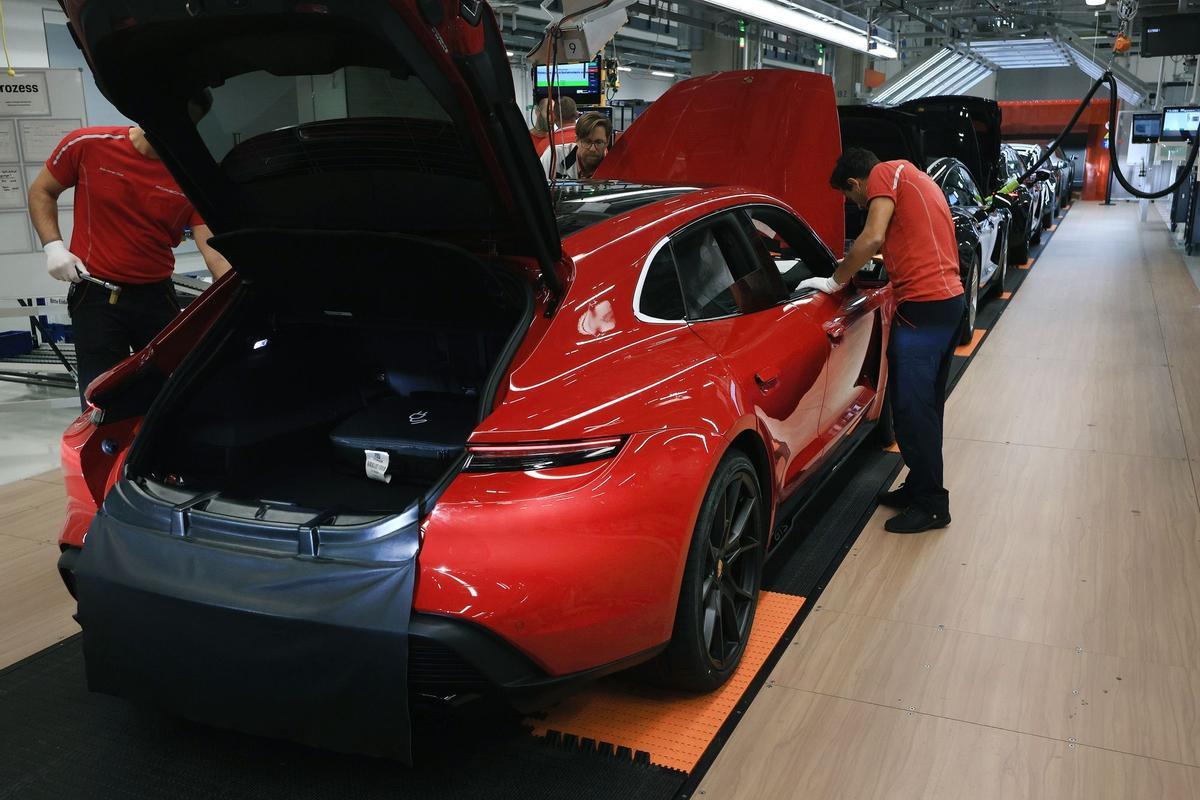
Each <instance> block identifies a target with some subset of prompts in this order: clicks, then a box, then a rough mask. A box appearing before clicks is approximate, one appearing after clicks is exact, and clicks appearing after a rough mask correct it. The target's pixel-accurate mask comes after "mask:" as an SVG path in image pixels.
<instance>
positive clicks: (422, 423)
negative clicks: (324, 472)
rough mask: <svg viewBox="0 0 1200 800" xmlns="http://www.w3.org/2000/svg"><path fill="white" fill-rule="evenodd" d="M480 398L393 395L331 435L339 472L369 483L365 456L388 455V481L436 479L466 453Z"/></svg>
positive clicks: (439, 395)
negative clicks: (370, 452) (369, 453)
mask: <svg viewBox="0 0 1200 800" xmlns="http://www.w3.org/2000/svg"><path fill="white" fill-rule="evenodd" d="M478 413H479V398H478V397H474V396H466V395H457V394H435V393H432V392H416V393H414V394H412V395H411V396H409V397H400V396H398V395H389V396H388V397H384V398H381V399H379V400H376V401H374V402H372V403H371V404H370V405H369V406H368V407H367V408H365V409H363V410H362V411H359V412H358V413H356V414H353V415H351V416H349V417H347V418H346V419H345V420H343V421H342V422H341V423H339V424H338V425H337V426H336V427H334V429H333V430H332V431H330V433H329V440H330V443H331V444H332V445H333V450H334V454H335V456H336V458H337V461H338V464H339V466H341V467H342V468H343V469H346V470H351V471H353V472H355V473H357V474H359V475H363V476H364V477H366V475H367V471H366V458H367V456H366V452H367V451H368V450H375V451H382V452H385V453H387V454H388V456H389V464H388V468H387V474H388V475H397V476H402V477H409V478H427V479H430V480H433V479H436V478H438V477H439V476H440V475H441V474H442V473H443V472H444V471H445V470H446V469H447V468H448V467H449V466H450V464H451V463H452V462H453V461H454V460H455V459H456V458H458V456H459V455H460V454H461V453H462V451H463V448H464V446H465V444H466V441H467V437H468V436H470V435H471V431H472V430H474V429H475V424H476V422H477V421H478Z"/></svg>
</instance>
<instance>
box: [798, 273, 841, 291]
mask: <svg viewBox="0 0 1200 800" xmlns="http://www.w3.org/2000/svg"><path fill="white" fill-rule="evenodd" d="M845 285H846V284H844V283H838V282H837V281H835V280H834V279H833V278H832V277H829V278H808V279H807V280H803V281H800V285H799V286H797V287H796V290H797V291H799V290H800V289H816V290H817V291H820V292H824V293H825V294H833V293H834V292H836V291H837V290H839V289H841V288H842V287H843V286H845Z"/></svg>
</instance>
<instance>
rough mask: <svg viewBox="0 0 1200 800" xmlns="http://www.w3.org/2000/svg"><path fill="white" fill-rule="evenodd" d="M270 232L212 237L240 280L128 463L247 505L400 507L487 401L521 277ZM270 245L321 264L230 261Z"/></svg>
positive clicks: (420, 249) (523, 320) (445, 461)
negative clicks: (252, 237) (272, 266)
mask: <svg viewBox="0 0 1200 800" xmlns="http://www.w3.org/2000/svg"><path fill="white" fill-rule="evenodd" d="M234 238H235V239H236V238H238V237H234ZM241 238H243V239H244V238H245V237H241ZM272 239H275V237H266V239H265V240H264V239H263V238H262V237H259V240H258V241H254V242H249V243H248V242H246V241H233V242H229V241H227V242H224V243H223V244H224V245H225V247H224V249H223V251H224V252H225V253H226V255H227V256H229V257H230V260H231V261H232V262H233V263H234V264H235V265H237V268H238V270H239V273H240V274H243V280H244V282H245V287H244V290H243V294H242V296H241V297H240V299H239V300H238V301H237V302H236V303H235V305H234V307H233V308H231V310H230V312H229V313H228V315H227V317H226V318H225V319H224V320H223V322H222V323H219V324H218V325H217V326H215V327H214V329H213V330H211V331H210V332H209V334H208V335H207V336H206V337H205V338H204V340H202V341H201V343H200V345H199V346H198V347H197V350H196V352H195V353H193V355H192V356H191V357H190V358H189V361H188V362H186V363H185V364H184V365H183V366H182V367H181V368H180V370H179V371H178V372H177V373H176V375H175V376H174V377H173V378H172V380H171V383H170V384H169V385H168V387H167V390H166V391H165V392H164V394H163V396H162V398H161V400H160V402H159V403H158V404H157V405H156V407H155V408H154V409H152V411H151V414H150V416H149V417H148V418H147V421H146V425H145V427H144V429H143V432H142V434H141V435H140V436H139V442H138V448H137V449H136V451H135V452H134V453H132V454H131V458H130V462H131V463H130V471H129V475H130V477H148V478H150V479H151V480H154V481H156V482H159V483H162V484H165V485H167V486H171V487H175V488H177V489H182V490H184V491H185V492H187V493H188V494H189V495H192V496H197V495H204V494H207V493H212V492H216V493H217V496H215V497H214V499H213V500H210V501H207V502H208V504H209V505H210V506H212V505H213V503H216V504H217V505H220V504H221V503H222V502H223V501H233V502H235V503H237V504H249V505H248V507H249V508H251V509H257V511H256V512H253V513H254V516H255V518H264V515H266V514H267V513H268V512H267V511H266V510H264V509H268V508H269V509H272V510H276V509H277V510H283V509H288V508H294V509H295V510H305V511H312V512H314V514H316V513H326V512H333V513H345V514H355V513H357V514H362V513H397V512H400V511H403V510H404V509H406V508H408V507H409V506H411V505H413V503H415V502H417V501H419V500H420V499H421V498H423V497H424V496H425V494H426V493H427V492H428V491H429V490H430V489H431V488H433V487H435V486H437V485H438V484H439V483H441V480H442V478H444V477H445V476H446V475H447V473H448V472H449V471H450V470H451V469H454V468H456V467H457V465H458V464H459V463H460V462H461V457H462V455H463V452H464V446H465V443H466V440H467V438H468V437H469V436H470V434H471V432H472V431H473V430H474V428H475V426H476V425H477V424H478V422H479V421H480V419H481V418H482V417H483V416H486V413H487V412H486V411H484V410H483V409H485V408H486V409H489V410H490V404H491V397H492V394H493V392H492V391H490V390H489V384H490V381H489V378H490V377H491V376H492V374H493V372H494V371H499V372H503V371H504V369H505V367H506V366H507V364H506V362H507V360H508V358H509V357H510V356H509V355H507V354H510V353H511V348H510V339H512V338H513V336H514V332H515V331H518V330H522V331H523V330H525V329H526V327H527V320H528V318H529V314H530V313H531V312H530V307H531V297H530V291H529V286H528V282H526V281H522V280H520V279H519V278H517V277H515V276H514V275H510V274H507V273H506V272H505V271H503V270H497V269H489V268H487V267H485V266H484V265H482V264H481V263H479V262H478V261H475V260H474V259H472V258H470V257H468V256H466V254H463V253H461V252H460V251H456V250H450V249H442V248H436V247H433V248H431V247H429V246H427V245H425V244H422V245H414V244H413V243H412V242H411V241H410V242H404V241H403V240H398V239H397V238H395V237H386V236H385V235H377V236H374V237H367V239H368V240H367V241H363V237H361V236H359V237H353V238H344V239H337V238H336V237H335V238H331V237H327V236H325V237H322V236H317V237H313V238H308V237H300V239H301V241H300V242H297V237H295V235H290V234H289V235H285V236H283V237H282V239H275V241H271V240H272ZM371 239H374V241H373V242H372V241H371ZM372 244H374V245H375V246H374V247H372ZM281 250H283V251H284V252H287V251H291V252H292V253H293V254H294V255H295V256H297V257H301V251H303V258H304V261H303V262H299V263H303V264H317V263H320V264H323V265H324V267H323V268H313V267H308V268H306V267H303V266H301V267H294V268H288V269H286V270H281V271H280V272H279V273H278V274H274V275H270V274H268V273H267V272H266V271H265V270H260V269H256V268H254V267H251V268H250V269H249V270H248V271H243V266H242V264H243V263H251V262H250V261H249V260H250V259H255V258H259V259H262V258H268V257H269V256H268V254H269V253H270V255H273V256H275V258H271V259H270V260H271V261H272V262H273V263H276V264H277V263H279V259H278V256H279V255H281V252H280V251H281ZM314 256H316V258H314ZM381 262H386V266H388V267H390V272H380V271H378V267H380V266H383V263H381ZM253 263H255V264H257V263H259V262H258V261H254V262H253ZM292 263H297V262H292ZM417 265H420V266H419V267H418V266H417ZM373 267H374V268H375V269H373ZM501 361H504V362H505V363H501ZM271 516H274V514H273V513H272V514H271Z"/></svg>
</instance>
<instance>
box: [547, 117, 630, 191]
mask: <svg viewBox="0 0 1200 800" xmlns="http://www.w3.org/2000/svg"><path fill="white" fill-rule="evenodd" d="M612 131H613V127H612V120H610V119H609V118H608V117H606V116H605V115H603V114H601V113H599V112H597V111H589V112H588V113H586V114H584V115H583V116H581V117H580V118H579V120H578V121H577V122H576V123H575V141H574V142H568V143H565V144H559V145H555V146H554V147H552V148H546V152H545V153H543V154H542V169H543V170H545V172H546V177H547V178H550V177H553V176H557V177H558V179H559V180H577V179H580V178H590V177H592V175H593V174H595V172H596V168H597V167H599V166H600V162H602V161H603V160H604V157H605V156H606V155H608V146H609V144H611V143H612ZM552 157H553V163H552V162H551V158H552Z"/></svg>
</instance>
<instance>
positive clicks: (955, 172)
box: [942, 167, 976, 206]
mask: <svg viewBox="0 0 1200 800" xmlns="http://www.w3.org/2000/svg"><path fill="white" fill-rule="evenodd" d="M942 191H943V192H944V193H945V195H946V202H948V203H949V204H950V205H951V206H966V205H971V204H972V203H973V202H975V195H976V192H975V186H974V184H973V183H970V178H969V177H967V174H966V171H965V170H963V169H962V168H961V167H955V168H954V169H952V170H950V172H949V174H947V175H946V180H945V181H944V182H943V183H942Z"/></svg>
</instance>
